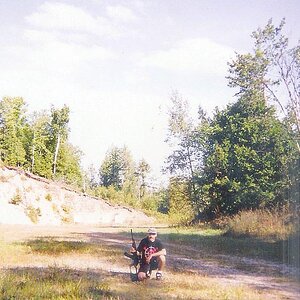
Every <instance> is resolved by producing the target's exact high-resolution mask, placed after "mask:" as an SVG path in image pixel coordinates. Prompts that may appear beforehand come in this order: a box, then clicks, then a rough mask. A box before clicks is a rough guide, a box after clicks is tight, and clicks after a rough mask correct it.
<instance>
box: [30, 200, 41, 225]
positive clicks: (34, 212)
mask: <svg viewBox="0 0 300 300" xmlns="http://www.w3.org/2000/svg"><path fill="white" fill-rule="evenodd" d="M26 214H27V216H28V217H29V219H30V220H31V222H32V223H35V224H36V223H37V222H38V220H39V217H40V216H41V215H42V214H41V210H40V208H39V207H38V208H34V207H33V206H31V205H29V206H28V207H27V208H26Z"/></svg>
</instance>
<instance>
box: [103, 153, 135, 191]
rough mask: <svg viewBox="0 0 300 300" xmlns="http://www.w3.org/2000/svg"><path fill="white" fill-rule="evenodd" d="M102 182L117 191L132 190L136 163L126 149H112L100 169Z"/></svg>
mask: <svg viewBox="0 0 300 300" xmlns="http://www.w3.org/2000/svg"><path fill="white" fill-rule="evenodd" d="M99 175H100V182H101V184H102V185H103V186H105V187H108V186H113V187H114V188H115V189H117V190H120V189H121V188H124V187H125V186H126V188H130V185H131V182H132V181H133V178H134V163H133V160H132V157H131V154H130V152H129V151H128V149H127V148H126V147H124V148H118V147H113V148H112V149H110V150H109V151H108V152H107V154H106V156H105V158H104V160H103V162H102V164H101V167H100V172H99Z"/></svg>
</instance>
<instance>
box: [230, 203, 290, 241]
mask: <svg viewBox="0 0 300 300" xmlns="http://www.w3.org/2000/svg"><path fill="white" fill-rule="evenodd" d="M295 231H296V228H295V226H294V214H293V213H292V212H291V210H290V209H289V208H288V207H283V208H276V209H273V210H268V209H261V210H249V211H242V212H240V213H238V214H237V215H235V216H233V217H232V218H228V219H227V234H229V235H231V236H247V237H259V238H270V239H275V240H283V239H286V238H287V237H288V236H290V235H291V234H293V233H295Z"/></svg>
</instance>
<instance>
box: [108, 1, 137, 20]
mask: <svg viewBox="0 0 300 300" xmlns="http://www.w3.org/2000/svg"><path fill="white" fill-rule="evenodd" d="M106 12H107V15H108V16H109V17H110V18H112V19H114V20H116V21H117V22H123V23H130V22H135V21H137V19H138V18H137V17H136V15H135V14H134V13H133V11H132V10H131V9H129V8H127V7H125V6H122V5H116V6H108V7H107V8H106Z"/></svg>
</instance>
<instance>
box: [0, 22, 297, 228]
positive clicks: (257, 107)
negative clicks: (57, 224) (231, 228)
mask: <svg viewBox="0 0 300 300" xmlns="http://www.w3.org/2000/svg"><path fill="white" fill-rule="evenodd" d="M284 24H285V21H284V20H283V21H282V22H281V23H280V24H279V26H275V25H274V24H273V23H272V20H270V21H269V22H268V23H267V25H266V26H265V27H264V28H262V29H261V28H258V29H257V30H256V31H255V32H253V34H252V38H253V39H254V47H253V51H252V52H251V53H246V54H236V57H235V59H233V60H232V61H231V62H229V63H228V66H229V73H228V76H227V79H228V85H229V87H232V88H234V89H235V91H236V97H235V101H234V102H233V103H231V104H228V105H227V107H226V108H225V109H222V110H220V109H218V108H216V109H215V111H214V112H213V113H212V115H211V116H208V115H207V114H206V112H205V111H204V110H203V108H201V107H199V110H198V118H197V120H193V119H192V118H191V116H190V113H189V108H188V102H187V101H186V100H184V99H183V97H182V96H181V95H180V94H179V93H177V92H174V93H173V95H172V96H171V104H172V106H171V108H170V109H169V112H168V119H169V131H168V136H167V138H166V142H167V143H169V145H170V146H171V147H172V153H171V154H170V155H169V157H168V158H167V160H166V163H165V168H164V171H165V172H167V173H169V175H170V179H169V184H168V187H167V188H161V189H156V190H153V188H151V187H150V185H149V180H148V176H149V173H150V169H151V168H150V165H149V164H148V163H147V162H146V161H145V160H144V159H143V160H141V161H139V162H136V161H135V160H134V159H133V157H132V155H131V153H130V151H129V149H128V148H127V147H125V146H124V147H112V148H111V149H109V150H108V151H107V153H106V156H105V158H104V160H103V161H102V162H101V163H100V166H99V167H98V169H95V168H94V167H90V168H89V170H88V171H83V170H82V168H81V166H80V161H81V156H82V152H81V151H80V150H79V149H78V148H77V147H74V146H73V145H72V144H71V143H70V142H69V140H68V133H69V126H68V123H69V117H70V109H69V108H68V107H67V106H64V107H62V108H55V107H53V106H52V107H51V108H50V109H49V110H44V111H41V112H35V113H33V114H31V115H28V114H27V111H26V104H25V102H24V100H23V99H22V98H11V97H4V98H3V99H2V100H1V101H0V157H1V161H2V162H3V163H4V164H7V165H12V166H18V167H22V168H24V169H27V170H29V171H31V172H33V173H35V174H38V175H40V176H44V177H46V178H52V179H56V180H64V181H65V182H67V183H72V184H75V185H77V186H78V187H80V188H82V189H83V190H84V191H85V192H88V193H91V194H93V195H95V196H100V197H102V198H106V199H108V200H112V201H115V202H118V203H120V202H122V203H127V204H130V205H134V206H137V207H140V208H144V209H147V210H152V211H157V212H161V213H164V214H168V215H169V216H171V217H174V218H175V219H176V218H177V219H178V221H180V222H189V221H191V220H198V219H203V218H206V219H213V218H216V217H218V216H221V215H224V214H225V215H231V214H236V213H238V212H239V211H241V210H245V209H257V208H265V207H268V208H269V207H274V206H283V205H286V204H299V203H298V202H299V178H300V168H299V164H300V159H299V157H300V146H299V143H300V97H299V93H300V46H299V43H298V45H297V46H295V47H289V43H288V39H287V38H286V36H285V35H284V34H283V29H284Z"/></svg>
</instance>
